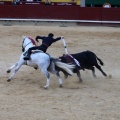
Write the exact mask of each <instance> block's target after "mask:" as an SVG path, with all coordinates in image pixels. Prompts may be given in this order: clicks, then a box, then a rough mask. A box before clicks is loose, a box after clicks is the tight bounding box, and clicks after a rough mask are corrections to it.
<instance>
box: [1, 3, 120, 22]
mask: <svg viewBox="0 0 120 120" xmlns="http://www.w3.org/2000/svg"><path fill="white" fill-rule="evenodd" d="M0 18H13V19H59V20H94V21H120V8H90V7H79V6H44V5H0Z"/></svg>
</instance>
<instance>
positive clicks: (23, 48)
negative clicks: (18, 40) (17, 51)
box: [22, 37, 34, 52]
mask: <svg viewBox="0 0 120 120" xmlns="http://www.w3.org/2000/svg"><path fill="white" fill-rule="evenodd" d="M26 38H27V37H25V38H24V39H23V42H22V52H24V51H25V48H26V47H27V46H28V45H29V44H31V43H33V42H32V40H31V39H30V38H29V39H30V42H29V43H28V44H27V45H25V46H24V47H23V44H24V41H25V39H26ZM33 44H34V43H33Z"/></svg>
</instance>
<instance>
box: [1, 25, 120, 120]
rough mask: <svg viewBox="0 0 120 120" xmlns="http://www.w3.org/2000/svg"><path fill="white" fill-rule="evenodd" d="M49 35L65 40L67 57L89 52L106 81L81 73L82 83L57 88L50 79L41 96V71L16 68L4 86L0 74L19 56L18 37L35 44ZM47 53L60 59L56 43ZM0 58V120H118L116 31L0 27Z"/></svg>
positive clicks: (119, 39) (119, 45)
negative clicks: (99, 63)
mask: <svg viewBox="0 0 120 120" xmlns="http://www.w3.org/2000/svg"><path fill="white" fill-rule="evenodd" d="M49 32H52V33H54V34H55V37H58V36H64V37H65V40H66V42H67V49H68V52H69V53H77V52H81V51H84V50H91V51H93V52H95V53H96V55H97V56H98V57H100V58H101V59H102V60H103V62H104V63H105V66H103V67H102V69H103V70H104V71H105V72H106V73H107V74H108V75H109V76H112V77H107V78H105V77H104V76H103V75H102V74H101V72H100V71H98V70H97V69H96V75H97V79H95V78H93V76H92V73H91V71H88V70H86V71H81V75H82V78H83V83H81V84H79V83H78V78H77V76H76V74H74V75H73V76H72V77H68V78H67V79H66V80H63V88H59V84H58V80H57V77H56V76H54V75H52V74H51V82H50V87H49V89H48V90H45V89H44V88H43V86H44V85H45V83H46V78H45V77H44V75H43V74H42V73H41V71H39V70H35V69H33V68H31V67H28V66H22V68H21V69H20V70H19V72H18V73H17V74H16V76H15V77H14V79H13V80H12V81H11V82H7V79H8V77H9V76H10V74H7V73H6V71H7V69H8V68H9V67H10V66H11V65H13V64H14V63H15V62H17V61H18V60H19V57H20V54H21V44H22V37H21V36H22V35H26V36H31V37H33V38H35V37H36V36H37V35H47V34H48V33H49ZM48 53H49V54H50V55H51V56H54V57H59V56H61V55H62V54H63V53H65V51H64V48H63V43H62V41H58V42H56V43H55V44H53V45H52V46H51V47H50V48H49V49H48ZM0 56H1V57H0V120H120V28H119V27H90V26H89V27H87V26H86V27H83V26H79V27H58V26H55V27H53V26H52V27H50V26H46V27H45V26H0ZM61 77H62V78H63V79H64V77H63V75H62V74H61Z"/></svg>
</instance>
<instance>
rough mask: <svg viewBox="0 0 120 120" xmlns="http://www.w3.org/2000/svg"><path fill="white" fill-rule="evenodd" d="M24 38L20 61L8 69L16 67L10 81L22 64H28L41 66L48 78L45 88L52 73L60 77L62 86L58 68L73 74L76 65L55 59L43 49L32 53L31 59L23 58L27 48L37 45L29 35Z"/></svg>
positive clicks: (9, 70)
mask: <svg viewBox="0 0 120 120" xmlns="http://www.w3.org/2000/svg"><path fill="white" fill-rule="evenodd" d="M22 40H23V41H22V51H23V52H22V54H21V56H20V59H19V61H18V62H16V63H15V64H14V65H12V66H11V67H10V68H9V69H8V70H7V73H10V72H11V71H12V70H13V69H15V70H14V71H13V72H12V74H11V76H10V77H9V78H8V80H7V81H8V82H10V81H11V80H12V78H13V77H14V75H15V74H16V73H17V72H18V70H19V69H20V68H21V66H22V65H27V66H30V67H34V68H35V69H37V68H39V69H40V70H41V71H42V73H43V74H44V75H45V77H46V78H47V82H46V85H45V86H44V88H45V89H47V88H48V87H49V84H50V73H52V74H54V75H56V76H57V77H58V81H59V86H60V87H62V83H63V82H62V79H61V78H60V74H59V72H58V71H57V70H61V71H62V72H63V73H64V74H67V75H72V74H73V72H72V71H73V69H74V68H75V65H69V64H66V63H63V62H61V61H59V60H58V59H55V58H53V57H51V56H50V55H49V54H47V53H44V52H42V51H34V52H33V53H32V54H31V59H30V60H24V59H23V58H24V57H25V54H26V53H27V50H28V49H29V48H30V47H33V46H35V45H36V43H35V41H34V40H33V39H32V38H31V37H27V36H22ZM56 69H57V70H56Z"/></svg>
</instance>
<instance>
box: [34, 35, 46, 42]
mask: <svg viewBox="0 0 120 120" xmlns="http://www.w3.org/2000/svg"><path fill="white" fill-rule="evenodd" d="M43 38H44V37H43V36H37V37H36V38H35V40H36V41H37V42H39V41H38V39H43Z"/></svg>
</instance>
